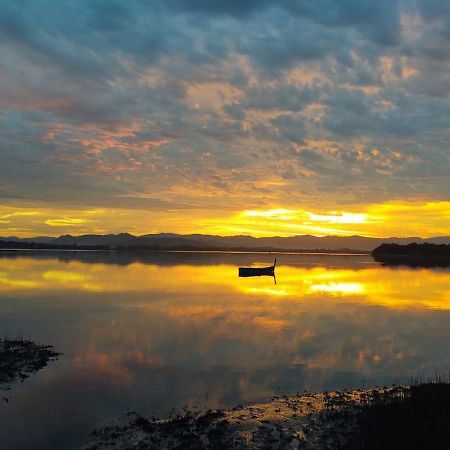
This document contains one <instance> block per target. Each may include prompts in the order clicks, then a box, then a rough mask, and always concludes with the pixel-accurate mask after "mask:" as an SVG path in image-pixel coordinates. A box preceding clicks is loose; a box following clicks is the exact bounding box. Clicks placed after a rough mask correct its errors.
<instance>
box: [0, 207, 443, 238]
mask: <svg viewBox="0 0 450 450" xmlns="http://www.w3.org/2000/svg"><path fill="white" fill-rule="evenodd" d="M0 226H1V228H2V230H3V234H4V235H10V236H19V237H21V236H32V235H39V234H40V235H59V234H73V235H80V234H86V233H99V234H102V233H120V232H123V231H124V230H127V231H129V232H130V233H132V234H136V235H142V234H146V233H158V232H173V233H180V234H189V233H197V232H202V233H205V234H217V235H235V234H249V235H253V236H257V237H259V236H294V235H300V234H311V235H316V236H325V235H338V236H348V235H355V234H358V235H363V236H373V237H390V236H399V237H406V236H420V237H430V236H445V235H450V202H428V203H406V202H397V203H384V204H372V205H367V206H360V207H358V209H356V210H354V211H335V210H333V211H328V210H321V211H317V210H313V211H310V210H306V209H292V208H274V209H268V210H261V209H255V210H244V211H240V212H235V213H233V212H231V211H220V212H218V211H215V210H212V211H203V210H195V211H190V210H182V209H180V210H178V209H176V210H173V211H171V210H168V211H142V210H132V209H131V210H130V209H116V208H111V209H107V208H99V209H85V210H79V209H75V210H68V209H62V210H61V209H50V208H42V209H37V208H36V207H34V208H33V210H28V209H25V208H20V209H19V208H12V207H5V206H3V207H1V208H0Z"/></svg>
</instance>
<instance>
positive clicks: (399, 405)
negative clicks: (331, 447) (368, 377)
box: [345, 377, 450, 450]
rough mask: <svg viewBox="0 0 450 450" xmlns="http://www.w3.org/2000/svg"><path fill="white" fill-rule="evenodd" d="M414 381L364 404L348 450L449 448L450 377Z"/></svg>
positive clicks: (430, 449)
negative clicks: (404, 387) (407, 385)
mask: <svg viewBox="0 0 450 450" xmlns="http://www.w3.org/2000/svg"><path fill="white" fill-rule="evenodd" d="M412 381H413V382H412V383H411V385H410V386H409V387H408V388H406V389H401V390H398V391H393V392H389V393H385V394H380V395H379V396H377V397H375V398H374V399H372V400H371V401H370V402H368V404H366V405H363V406H362V407H361V411H360V412H359V414H358V425H359V427H358V428H359V430H358V432H357V433H356V434H355V435H354V436H353V437H352V438H351V439H350V441H349V442H347V443H346V445H345V449H346V450H375V449H377V450H380V449H382V450H391V449H392V450H394V449H395V450H403V449H405V450H406V449H408V450H414V449H421V450H425V449H426V450H440V449H442V450H444V449H445V450H448V449H450V379H449V378H442V377H435V378H434V379H432V380H426V381H424V380H420V379H416V380H412Z"/></svg>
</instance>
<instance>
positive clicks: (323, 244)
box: [0, 233, 450, 251]
mask: <svg viewBox="0 0 450 450" xmlns="http://www.w3.org/2000/svg"><path fill="white" fill-rule="evenodd" d="M0 241H5V242H10V243H11V242H20V243H35V244H40V245H39V246H41V244H42V245H51V246H65V247H102V248H111V249H118V248H132V249H139V248H153V249H167V250H170V249H203V250H208V249H210V250H217V249H229V250H233V249H235V250H237V249H242V250H243V249H245V250H261V249H265V250H321V249H322V250H342V249H347V250H360V251H372V250H374V249H375V248H376V247H378V246H379V245H381V244H383V243H393V244H401V245H407V244H410V243H413V242H415V243H418V244H422V243H432V244H450V236H438V237H432V238H428V239H422V238H419V237H407V238H397V237H390V238H370V237H365V236H323V237H317V236H311V235H299V236H292V237H279V236H274V237H262V238H255V237H252V236H245V235H239V236H214V235H204V234H189V235H178V234H172V233H159V234H146V235H143V236H133V235H132V234H129V233H120V234H106V235H98V234H85V235H82V236H72V235H63V236H59V237H50V236H37V237H31V238H18V237H14V236H12V237H11V236H10V237H5V238H0Z"/></svg>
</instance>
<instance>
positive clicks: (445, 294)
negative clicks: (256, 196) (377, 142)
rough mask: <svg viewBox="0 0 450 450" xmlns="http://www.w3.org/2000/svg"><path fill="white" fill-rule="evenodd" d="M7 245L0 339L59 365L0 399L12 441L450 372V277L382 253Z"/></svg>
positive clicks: (79, 440) (44, 439) (65, 439)
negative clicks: (37, 345) (14, 248)
mask: <svg viewBox="0 0 450 450" xmlns="http://www.w3.org/2000/svg"><path fill="white" fill-rule="evenodd" d="M272 261H273V255H261V254H213V253H210V254H198V253H176V254H146V255H131V254H108V253H101V252H48V253H37V252H30V253H23V252H17V253H12V252H1V253H0V335H15V334H16V333H17V332H22V333H23V334H24V336H30V337H32V338H33V339H35V340H37V341H39V342H41V343H44V344H53V345H54V346H55V347H56V349H57V350H58V351H61V352H63V353H64V355H63V356H61V357H60V359H59V360H58V361H57V362H53V363H50V364H49V365H48V366H47V367H46V368H44V369H43V370H41V371H40V372H38V373H37V374H34V375H32V376H31V377H30V378H29V379H27V380H26V381H25V382H24V383H19V384H18V385H16V386H15V387H14V389H13V390H12V391H11V392H9V393H8V394H7V395H8V396H9V397H10V401H9V402H8V403H6V402H0V448H1V449H11V450H13V449H21V450H22V449H27V450H35V449H72V448H79V447H80V446H81V445H82V444H83V443H84V442H86V441H87V440H89V435H90V433H91V431H92V430H93V429H94V428H96V427H99V426H101V425H102V424H104V423H105V421H107V420H109V419H114V418H117V417H119V416H122V415H123V414H125V413H126V412H127V411H130V410H132V411H137V412H139V413H141V414H144V415H156V416H165V415H167V414H168V413H169V412H170V410H171V409H172V408H176V409H179V408H182V407H183V406H184V405H188V406H190V407H192V406H195V405H198V406H200V407H209V408H216V407H226V406H234V405H236V404H239V403H244V402H245V403H246V402H254V401H265V400H270V398H271V397H272V396H273V395H276V394H279V393H287V394H290V393H296V392H301V391H303V390H305V389H306V390H324V389H326V390H329V389H335V388H353V387H367V386H372V385H377V384H391V383H402V382H406V381H408V380H409V379H410V377H413V376H425V377H428V376H433V375H435V374H436V373H439V374H447V373H448V370H449V367H450V349H449V347H448V342H449V341H450V271H449V270H447V269H436V270H432V269H412V268H406V267H401V268H386V267H382V266H380V265H379V264H377V263H374V262H373V260H372V259H371V258H370V256H364V255H360V256H327V255H278V263H279V267H277V280H276V282H277V284H275V283H274V280H273V278H270V277H260V278H238V277H237V267H238V266H239V265H250V264H251V263H261V264H263V265H268V264H270V263H271V262H272Z"/></svg>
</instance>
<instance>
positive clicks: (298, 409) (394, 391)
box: [84, 387, 409, 450]
mask: <svg viewBox="0 0 450 450" xmlns="http://www.w3.org/2000/svg"><path fill="white" fill-rule="evenodd" d="M408 391H409V388H407V387H391V388H379V389H371V390H364V391H352V392H341V391H333V392H325V393H315V394H302V395H296V396H291V397H279V398H277V397H276V398H274V399H273V401H272V402H270V403H266V404H255V405H251V406H240V407H237V408H234V409H230V410H218V411H212V410H209V411H204V412H192V411H185V412H184V413H183V414H182V415H179V416H177V417H173V418H170V419H167V420H156V419H150V420H149V419H145V418H143V417H140V416H138V415H136V414H134V413H131V414H128V415H127V416H126V417H124V418H123V419H122V420H119V421H117V422H116V423H111V424H110V425H109V426H107V427H105V428H103V429H101V430H96V431H95V432H94V440H93V441H92V442H91V443H90V444H88V445H87V446H86V447H85V448H84V449H85V450H103V449H115V450H119V449H120V450H125V449H145V450H150V449H152V450H156V449H180V450H181V449H183V450H186V449H197V450H200V449H277V450H294V449H321V450H322V449H339V448H346V443H347V442H348V441H349V439H350V437H351V436H353V435H355V433H356V432H357V430H358V427H359V417H360V413H361V410H362V409H363V408H364V407H365V406H366V405H369V404H371V403H372V402H374V401H376V400H377V399H379V398H381V397H386V396H389V397H391V398H392V397H398V398H401V397H404V396H405V395H407V393H408Z"/></svg>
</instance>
